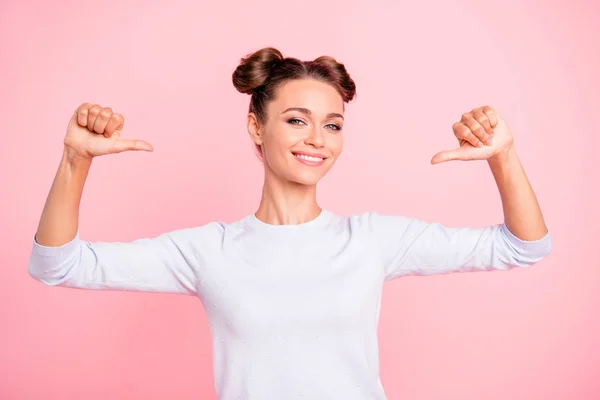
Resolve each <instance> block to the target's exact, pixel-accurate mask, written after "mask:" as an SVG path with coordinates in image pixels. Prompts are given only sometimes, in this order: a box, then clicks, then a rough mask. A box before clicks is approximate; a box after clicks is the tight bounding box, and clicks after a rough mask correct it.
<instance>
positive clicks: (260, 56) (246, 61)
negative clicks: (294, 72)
mask: <svg viewBox="0 0 600 400" xmlns="http://www.w3.org/2000/svg"><path fill="white" fill-rule="evenodd" d="M283 60H284V57H283V55H282V54H281V52H280V51H279V50H277V49H275V48H273V47H265V48H262V49H260V50H258V51H255V52H254V53H251V54H249V55H247V56H246V57H244V58H242V59H241V60H240V64H239V65H238V67H237V68H236V69H235V71H234V72H233V75H232V80H233V86H235V88H236V89H237V91H238V92H240V93H246V94H253V93H254V92H255V91H256V89H257V88H260V87H262V86H264V85H265V84H266V83H267V82H268V80H269V78H270V76H271V70H272V69H273V67H274V66H276V65H277V64H279V63H281V62H282V61H283Z"/></svg>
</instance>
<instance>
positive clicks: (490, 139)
mask: <svg viewBox="0 0 600 400" xmlns="http://www.w3.org/2000/svg"><path fill="white" fill-rule="evenodd" d="M485 144H487V145H488V146H491V145H492V138H489V139H488V140H486V141H485Z"/></svg>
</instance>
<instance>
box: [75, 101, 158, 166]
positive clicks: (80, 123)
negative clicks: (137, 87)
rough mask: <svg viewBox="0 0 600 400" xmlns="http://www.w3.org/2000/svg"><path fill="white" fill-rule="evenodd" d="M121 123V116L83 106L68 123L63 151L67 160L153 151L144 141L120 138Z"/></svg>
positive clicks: (104, 108) (94, 105)
mask: <svg viewBox="0 0 600 400" xmlns="http://www.w3.org/2000/svg"><path fill="white" fill-rule="evenodd" d="M124 123H125V119H124V118H123V116H122V115H121V114H115V113H113V111H112V109H111V108H110V107H101V106H99V105H97V104H89V103H83V104H82V105H80V106H79V107H78V108H77V110H75V112H74V113H73V116H72V117H71V120H70V121H69V125H68V127H67V135H66V136H65V140H64V145H65V149H66V150H67V151H68V153H69V154H70V155H71V156H73V157H81V158H84V159H92V158H93V157H96V156H102V155H104V154H112V153H121V152H123V151H129V150H144V151H153V148H152V145H151V144H150V143H148V142H146V141H144V140H135V139H124V138H122V137H121V131H122V129H123V124H124Z"/></svg>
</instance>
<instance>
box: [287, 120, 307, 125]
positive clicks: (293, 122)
mask: <svg viewBox="0 0 600 400" xmlns="http://www.w3.org/2000/svg"><path fill="white" fill-rule="evenodd" d="M287 122H288V124H292V125H298V124H297V122H299V123H301V124H303V123H304V122H303V121H301V120H299V119H298V118H290V119H288V121H287Z"/></svg>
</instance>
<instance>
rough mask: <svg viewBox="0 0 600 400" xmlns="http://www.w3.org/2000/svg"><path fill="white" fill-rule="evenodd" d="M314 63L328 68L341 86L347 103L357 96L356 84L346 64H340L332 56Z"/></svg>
mask: <svg viewBox="0 0 600 400" xmlns="http://www.w3.org/2000/svg"><path fill="white" fill-rule="evenodd" d="M314 63H316V64H319V65H323V66H325V67H327V68H328V69H329V70H330V71H331V73H332V74H333V78H334V81H335V82H337V84H338V85H339V88H340V91H341V93H342V97H343V98H344V101H345V102H349V101H351V100H352V99H354V97H355V96H356V84H355V83H354V80H352V78H351V77H350V75H349V74H348V71H347V70H346V67H345V66H344V64H342V63H340V62H338V61H337V60H336V59H335V58H333V57H330V56H321V57H318V58H316V59H315V60H314Z"/></svg>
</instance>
